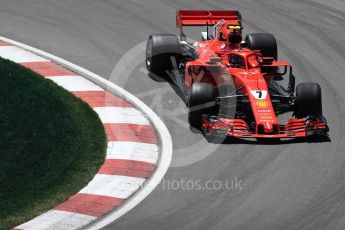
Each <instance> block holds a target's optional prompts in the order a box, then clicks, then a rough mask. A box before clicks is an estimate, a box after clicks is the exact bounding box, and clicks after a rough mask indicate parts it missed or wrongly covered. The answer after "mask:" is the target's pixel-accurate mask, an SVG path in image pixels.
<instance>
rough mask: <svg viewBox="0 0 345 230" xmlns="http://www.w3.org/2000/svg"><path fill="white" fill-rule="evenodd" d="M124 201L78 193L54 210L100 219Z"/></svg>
mask: <svg viewBox="0 0 345 230" xmlns="http://www.w3.org/2000/svg"><path fill="white" fill-rule="evenodd" d="M123 201H124V199H120V198H114V197H108V196H100V195H91V194H83V193H77V194H75V195H73V196H71V197H70V198H69V199H68V201H66V202H64V203H62V204H60V205H59V206H57V207H56V208H54V209H55V210H60V211H66V212H74V213H79V214H84V215H89V216H95V217H100V216H102V215H104V214H105V213H107V212H109V211H111V210H112V209H114V208H115V207H117V206H118V205H119V204H120V203H121V202H123Z"/></svg>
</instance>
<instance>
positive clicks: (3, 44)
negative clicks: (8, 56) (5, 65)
mask: <svg viewBox="0 0 345 230" xmlns="http://www.w3.org/2000/svg"><path fill="white" fill-rule="evenodd" d="M0 46H12V45H11V44H9V43H7V42H3V41H0Z"/></svg>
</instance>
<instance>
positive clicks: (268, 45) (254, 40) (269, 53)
mask: <svg viewBox="0 0 345 230" xmlns="http://www.w3.org/2000/svg"><path fill="white" fill-rule="evenodd" d="M245 42H246V44H247V47H248V48H249V49H251V50H260V51H261V54H262V55H263V56H264V57H273V58H274V60H277V58H278V48H277V41H276V39H275V37H274V36H273V35H272V34H268V33H252V34H248V35H247V36H246V38H245Z"/></svg>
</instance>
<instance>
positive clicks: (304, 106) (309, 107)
mask: <svg viewBox="0 0 345 230" xmlns="http://www.w3.org/2000/svg"><path fill="white" fill-rule="evenodd" d="M321 114H322V96H321V87H320V85H319V84H317V83H313V82H306V83H301V84H298V85H297V87H296V101H295V115H296V117H297V118H303V117H307V116H317V115H321Z"/></svg>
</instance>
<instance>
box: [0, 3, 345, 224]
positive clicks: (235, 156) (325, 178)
mask: <svg viewBox="0 0 345 230" xmlns="http://www.w3.org/2000/svg"><path fill="white" fill-rule="evenodd" d="M176 9H239V10H240V11H241V12H242V15H243V22H244V28H245V29H244V33H245V34H246V33H250V32H263V31H264V32H270V33H273V34H274V35H275V36H276V38H277V40H278V43H279V44H278V47H279V55H280V59H287V60H289V61H290V62H291V63H292V64H293V65H294V73H295V75H296V76H297V81H298V82H302V81H315V82H318V83H320V84H321V87H322V90H323V102H324V114H325V116H326V117H327V119H328V121H329V125H330V129H331V132H330V141H329V142H327V141H325V142H316V143H314V142H299V141H289V142H282V143H280V142H274V143H265V142H264V143H262V142H255V141H254V142H246V141H228V142H226V143H225V144H222V145H218V144H214V143H212V141H211V143H209V141H207V140H206V139H205V138H204V137H203V136H201V135H198V134H193V133H191V132H190V131H189V129H188V128H187V127H186V121H187V114H186V109H185V107H184V106H183V103H182V101H181V99H180V98H179V97H178V96H177V95H176V94H175V93H174V91H173V90H171V87H170V86H169V84H168V83H164V82H156V81H153V80H152V79H150V78H149V77H148V76H147V74H146V73H145V71H144V69H143V68H142V67H144V60H141V62H140V60H139V62H140V64H134V62H133V65H135V66H134V67H135V68H134V69H132V68H131V67H126V68H128V71H127V69H126V68H125V71H124V72H126V71H127V73H128V76H129V77H128V79H127V78H126V79H125V81H123V82H122V83H123V84H122V85H123V86H124V87H125V88H126V89H127V90H129V91H130V92H131V93H133V94H135V95H137V96H138V97H139V98H140V99H141V100H143V101H144V102H146V103H147V104H148V105H150V106H151V107H152V108H153V109H154V110H155V111H156V112H157V113H158V114H159V115H160V117H161V118H162V119H163V120H164V121H165V122H166V125H167V126H168V128H169V130H170V132H171V135H172V137H173V143H174V148H175V151H174V156H173V162H172V167H171V168H170V169H169V171H168V173H167V174H166V176H165V179H164V180H165V182H164V183H165V184H164V183H162V185H161V186H158V187H157V188H156V189H155V190H154V192H153V193H151V194H150V195H149V196H148V197H147V198H146V199H145V200H144V201H143V202H142V203H141V204H139V205H138V206H137V207H136V208H134V209H133V210H132V211H130V212H129V213H128V214H126V215H125V216H123V217H121V218H120V219H118V220H117V221H116V222H114V223H112V224H111V225H109V227H106V229H117V230H119V229H126V230H129V229H166V230H168V229H181V230H182V229H219V230H224V229H243V230H252V229H265V230H266V229H311V230H314V229H329V230H335V229H345V138H344V133H345V121H344V117H345V90H344V88H345V87H344V86H345V43H344V41H345V29H344V25H345V17H344V15H345V1H344V0H330V1H323V0H313V1H311V0H310V1H306V0H293V1H281V0H274V1H273V0H260V1H253V0H252V1H249V0H242V1H225V0H223V1H221V0H213V1H188V2H187V1H183V0H170V1H166V3H164V2H163V1H161V2H159V1H154V0H145V1H143V0H127V1H116V0H112V1H111V0H98V1H96V0H59V1H56V0H55V1H53V0H44V1H43V0H25V1H23V0H2V1H1V9H0V34H1V35H2V36H5V37H8V38H11V39H14V40H17V41H20V42H23V43H26V44H28V45H31V46H34V47H37V48H40V49H43V50H45V51H47V52H50V53H53V54H55V55H57V56H60V57H62V58H65V59H67V60H69V61H71V62H74V63H76V64H78V65H80V66H82V67H85V68H87V69H89V70H91V71H93V72H95V73H97V74H99V75H101V76H104V77H105V78H108V79H110V80H112V81H115V82H117V81H119V80H118V77H119V76H116V74H115V75H114V73H113V70H114V67H115V65H116V64H117V63H118V62H119V61H120V60H122V57H123V55H125V54H126V53H127V52H128V51H130V50H131V49H132V48H133V47H135V46H136V45H138V44H139V43H141V42H143V41H145V40H146V39H147V37H148V35H149V34H151V33H177V30H176V27H175V11H176ZM132 51H133V52H132V54H131V55H129V58H133V57H134V58H135V57H141V56H140V55H139V56H135V55H133V53H134V54H135V51H138V52H139V51H142V46H139V47H137V49H134V50H132ZM141 55H143V54H142V52H141ZM136 60H137V59H136ZM112 73H113V74H112ZM162 111H163V112H162ZM169 111H170V112H169ZM172 114H173V116H172ZM174 114H176V116H175V115H174ZM199 151H200V156H198V155H197V154H198V152H199ZM235 178H237V180H240V182H241V189H239V188H237V189H215V188H213V189H201V190H198V189H196V188H195V187H194V188H191V187H189V189H188V188H185V187H184V188H181V186H180V187H179V188H176V187H174V188H167V187H168V183H172V182H174V181H180V182H181V179H183V180H184V181H191V182H190V183H196V182H198V181H199V182H201V183H203V182H205V181H209V180H212V181H215V180H217V181H219V182H221V183H225V182H226V181H231V180H234V179H235ZM190 186H192V184H191V185H190Z"/></svg>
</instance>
